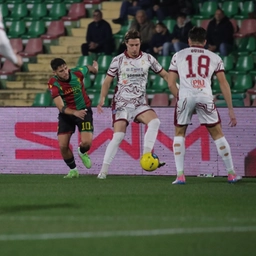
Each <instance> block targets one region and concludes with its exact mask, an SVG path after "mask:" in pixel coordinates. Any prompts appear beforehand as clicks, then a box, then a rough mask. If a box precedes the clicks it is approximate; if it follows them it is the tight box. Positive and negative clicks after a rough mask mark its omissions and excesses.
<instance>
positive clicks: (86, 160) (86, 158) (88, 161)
mask: <svg viewBox="0 0 256 256" xmlns="http://www.w3.org/2000/svg"><path fill="white" fill-rule="evenodd" d="M77 151H78V155H79V156H80V158H81V160H82V162H83V164H84V166H85V167H86V168H87V169H90V168H91V167H92V162H91V158H90V157H89V155H88V154H87V153H84V154H83V153H81V151H80V147H79V148H78V149H77Z"/></svg>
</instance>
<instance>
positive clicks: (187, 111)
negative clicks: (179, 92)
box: [174, 95, 221, 126]
mask: <svg viewBox="0 0 256 256" xmlns="http://www.w3.org/2000/svg"><path fill="white" fill-rule="evenodd" d="M194 112H196V113H197V116H198V119H199V122H200V124H201V125H206V126H214V125H216V124H218V123H220V122H221V120H220V116H219V113H218V111H217V109H216V106H215V104H214V101H213V97H212V96H208V97H207V96H205V95H204V96H203V97H202V96H194V97H186V98H182V99H179V100H178V101H177V105H176V108H175V117H174V124H175V125H176V126H179V125H188V124H191V118H192V115H193V114H194Z"/></svg>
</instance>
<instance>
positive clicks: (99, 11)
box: [93, 9, 102, 17]
mask: <svg viewBox="0 0 256 256" xmlns="http://www.w3.org/2000/svg"><path fill="white" fill-rule="evenodd" d="M93 13H99V14H100V17H102V12H101V10H100V9H95V10H94V12H93Z"/></svg>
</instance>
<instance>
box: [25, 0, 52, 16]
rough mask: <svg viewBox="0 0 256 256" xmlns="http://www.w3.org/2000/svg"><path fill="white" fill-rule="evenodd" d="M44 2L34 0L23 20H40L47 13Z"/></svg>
mask: <svg viewBox="0 0 256 256" xmlns="http://www.w3.org/2000/svg"><path fill="white" fill-rule="evenodd" d="M47 12H48V10H47V7H46V3H44V2H42V1H40V2H39V1H35V2H34V3H33V6H32V8H31V9H30V11H29V15H28V16H26V17H25V18H24V20H25V21H35V20H41V19H42V18H43V17H45V16H46V15H47Z"/></svg>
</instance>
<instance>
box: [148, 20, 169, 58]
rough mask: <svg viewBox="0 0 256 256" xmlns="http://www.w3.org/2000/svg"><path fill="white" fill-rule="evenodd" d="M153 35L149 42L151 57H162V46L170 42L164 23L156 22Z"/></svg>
mask: <svg viewBox="0 0 256 256" xmlns="http://www.w3.org/2000/svg"><path fill="white" fill-rule="evenodd" d="M155 32H156V33H155V34H154V35H153V37H152V39H151V41H150V52H151V53H152V55H162V54H163V45H164V43H165V42H168V41H170V40H171V34H170V32H169V30H168V28H167V27H166V26H165V24H164V23H162V22H158V23H157V24H156V28H155Z"/></svg>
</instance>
